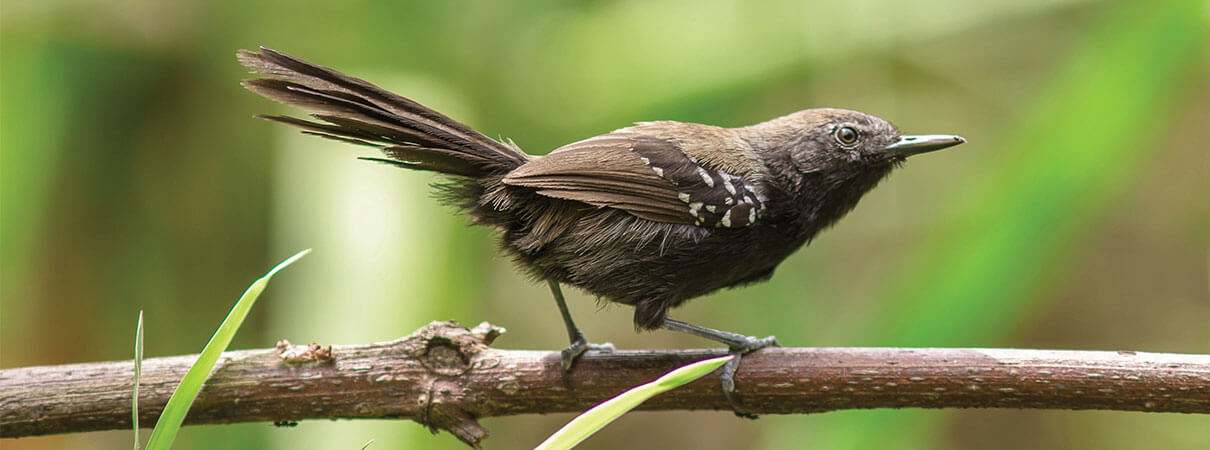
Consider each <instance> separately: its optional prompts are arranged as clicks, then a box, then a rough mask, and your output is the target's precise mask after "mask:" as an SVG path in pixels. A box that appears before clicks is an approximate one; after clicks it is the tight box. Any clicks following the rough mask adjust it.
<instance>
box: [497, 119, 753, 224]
mask: <svg viewBox="0 0 1210 450" xmlns="http://www.w3.org/2000/svg"><path fill="white" fill-rule="evenodd" d="M682 145H684V144H682V143H680V142H676V141H673V140H669V139H664V138H660V137H658V136H652V135H648V134H643V133H635V132H631V131H628V130H627V129H622V130H618V131H617V132H614V133H611V134H607V135H603V136H598V137H594V138H590V139H586V140H583V141H580V142H576V143H573V144H568V145H566V146H564V147H561V148H559V149H557V150H555V151H553V152H551V153H550V154H549V155H546V156H543V157H538V158H535V159H533V160H530V161H529V162H527V163H526V164H524V165H522V166H521V167H519V168H517V169H516V170H514V171H512V172H510V173H509V174H508V176H506V177H505V178H504V184H506V185H511V186H517V187H526V188H532V189H534V190H535V192H536V193H537V194H539V195H543V196H546V197H551V198H558V199H564V200H573V201H578V202H583V203H587V204H589V205H593V206H597V207H602V208H616V209H620V210H623V211H626V212H629V213H630V214H633V215H635V216H638V217H641V218H644V219H648V220H653V221H657V222H666V223H681V224H690V225H699V226H717V227H743V226H748V225H751V224H752V223H754V222H755V221H756V218H757V217H758V216H759V214H760V212H761V208H762V204H763V202H764V196H763V195H761V194H760V188H759V187H758V186H759V183H757V182H756V181H755V180H751V179H750V178H751V176H747V177H745V176H743V175H737V174H732V173H728V172H725V171H720V170H718V168H715V167H709V166H706V165H703V164H701V163H699V162H698V161H696V160H695V159H694V158H693V157H691V156H689V154H688V153H686V152H685V151H684V150H683V149H682V147H681V146H682Z"/></svg>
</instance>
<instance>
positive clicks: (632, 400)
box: [537, 355, 734, 450]
mask: <svg viewBox="0 0 1210 450" xmlns="http://www.w3.org/2000/svg"><path fill="white" fill-rule="evenodd" d="M732 358H734V356H730V355H728V356H720V357H718V358H711V359H707V360H704V361H698V362H695V363H693V364H689V365H687V366H684V367H680V368H678V369H676V370H673V371H671V372H668V373H667V374H664V376H662V377H659V378H657V379H656V380H655V381H652V382H650V383H647V384H642V385H639V386H635V387H633V388H631V389H630V390H628V391H626V392H623V393H621V394H619V395H618V396H617V397H614V398H611V399H609V400H606V401H605V402H604V403H601V404H599V405H597V406H594V407H592V409H589V410H588V411H585V412H584V413H583V414H580V415H579V416H576V418H575V419H572V420H571V422H568V423H567V425H564V426H563V428H560V429H559V431H556V432H555V434H552V435H551V436H550V437H548V438H546V440H545V441H543V442H542V443H541V444H539V445H538V447H537V448H538V449H539V450H547V449H569V448H572V447H574V446H576V445H577V444H579V443H580V442H582V441H583V440H585V439H588V437H589V436H592V435H593V434H594V433H596V432H597V431H599V430H600V429H601V428H604V427H605V425H609V424H610V423H611V422H613V421H614V420H617V418H618V417H621V416H622V414H626V412H627V411H630V410H632V409H634V408H636V407H638V406H639V405H640V404H642V403H643V402H645V401H647V399H649V398H651V397H655V396H656V395H659V394H661V393H664V392H667V391H669V390H671V389H674V388H676V387H678V386H681V385H683V384H686V383H689V382H691V381H693V380H696V379H698V378H701V377H703V376H706V374H708V373H710V372H713V371H714V369H717V368H719V367H721V366H722V365H723V364H726V363H727V361H730V360H731V359H732Z"/></svg>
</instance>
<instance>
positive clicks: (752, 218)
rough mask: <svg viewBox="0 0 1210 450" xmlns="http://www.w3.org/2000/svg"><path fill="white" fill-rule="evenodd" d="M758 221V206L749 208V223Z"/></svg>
mask: <svg viewBox="0 0 1210 450" xmlns="http://www.w3.org/2000/svg"><path fill="white" fill-rule="evenodd" d="M754 223H756V208H748V225H751V224H754Z"/></svg>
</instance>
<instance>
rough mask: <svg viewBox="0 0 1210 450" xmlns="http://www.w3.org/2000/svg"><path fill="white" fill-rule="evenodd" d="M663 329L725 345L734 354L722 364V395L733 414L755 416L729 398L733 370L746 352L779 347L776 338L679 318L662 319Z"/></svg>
mask: <svg viewBox="0 0 1210 450" xmlns="http://www.w3.org/2000/svg"><path fill="white" fill-rule="evenodd" d="M663 327H664V329H666V330H671V331H679V332H681V333H688V334H692V335H694V336H698V337H703V338H706V339H709V340H712V341H715V342H721V343H723V344H726V345H727V349H728V350H730V351H731V355H733V356H735V358H733V359H732V360H731V361H727V364H725V365H723V375H722V379H723V395H725V396H726V397H727V402H728V403H731V407H732V409H733V410H734V411H735V415H737V416H740V417H746V418H750V419H751V418H756V416H754V415H751V414H746V413H741V412H740V411H739V408H738V405H736V403H735V399H733V398H731V394H732V393H733V392H735V371H736V369H739V360H740V359H741V358H742V357H743V356H744V355H745V354H748V353H751V352H754V351H757V350H760V349H762V348H765V347H770V346H774V347H780V346H781V344H778V343H777V338H776V337H773V336H769V337H766V338H757V337H754V336H744V335H742V334H736V333H731V332H728V331H722V330H715V329H713V328H706V327H699V326H697V325H693V324H690V323H685V322H681V321H679V320H672V319H664V324H663Z"/></svg>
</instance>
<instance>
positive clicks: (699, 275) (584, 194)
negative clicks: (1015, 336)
mask: <svg viewBox="0 0 1210 450" xmlns="http://www.w3.org/2000/svg"><path fill="white" fill-rule="evenodd" d="M236 56H237V59H238V61H239V62H240V63H241V64H242V65H243V66H244V67H246V68H247V69H249V70H250V71H251V72H252V73H253V74H254V75H256V76H257V77H256V78H251V79H247V80H244V81H242V85H243V86H244V87H245V88H247V89H249V90H251V91H252V92H255V93H257V94H259V95H261V96H263V97H266V98H268V99H270V100H274V101H277V102H280V103H284V104H287V105H293V106H296V107H300V108H302V109H305V110H308V111H310V118H308V119H303V118H297V117H293V116H287V115H260V116H258V117H260V118H263V119H267V120H270V121H274V122H280V123H284V124H288V125H292V126H295V127H298V128H301V129H302V132H304V133H307V134H312V135H317V136H321V137H325V138H330V139H335V140H337V141H343V142H347V143H352V144H358V145H363V146H368V147H373V148H376V149H378V150H379V151H380V152H381V155H380V156H375V157H362V158H361V159H365V160H369V161H373V162H378V163H383V164H387V165H390V166H394V167H398V168H404V169H411V170H421V171H430V172H438V173H440V174H443V175H445V177H444V179H445V181H443V182H441V183H440V184H439V185H437V186H436V187H437V191H438V194H439V197H440V199H441V200H442V201H443V202H445V203H447V204H451V205H453V206H455V207H457V208H459V209H460V210H461V211H463V212H465V213H466V214H467V215H469V216H470V218H471V220H472V222H473V223H474V224H479V225H485V226H489V227H492V228H495V229H496V230H497V231H498V234H499V242H500V249H501V251H502V252H503V253H505V254H507V255H509V256H511V258H512V259H513V260H514V261H515V262H516V264H517V265H518V266H520V267H521V268H522V269H523V270H524V271H525V272H526V273H527V274H528V275H530V276H531V277H532V278H534V279H536V280H541V281H545V282H546V283H547V285H548V286H549V288H550V291H551V293H552V295H553V297H554V299H555V303H556V306H557V308H558V309H559V312H560V315H561V316H562V319H563V323H564V326H565V327H566V329H567V334H568V338H569V341H570V345H568V347H567V348H565V349H563V351H562V353H561V362H562V369H563V373H564V376H565V380H566V374H567V373H569V372H570V371H571V369H572V365H573V364H574V361H575V360H576V359H577V358H578V357H579V356H580V355H581V354H583V353H584V352H585V351H587V350H590V349H598V350H605V351H608V350H610V349H611V348H612V347H611V346H610V345H608V344H601V345H598V344H590V343H589V342H588V340H587V339H586V338H585V336H584V334H583V333H582V332H581V331H580V329H579V328H578V327H577V326H576V324H575V322H574V321H573V320H572V317H571V314H570V312H569V310H568V308H567V304H566V300H565V299H564V297H563V293H562V289H561V286H563V285H569V286H574V287H576V288H579V289H582V290H583V291H586V292H588V293H590V294H592V295H595V296H596V297H598V298H599V299H602V300H605V301H609V302H615V303H620V304H625V305H630V306H633V307H634V325H635V327H636V328H637V329H638V330H654V329H661V328H662V329H668V330H672V331H679V332H684V333H689V334H693V335H696V336H700V337H703V338H707V339H710V340H714V341H717V342H720V343H722V344H725V345H727V347H728V350H729V351H730V353H731V354H732V355H734V356H735V358H733V359H732V360H731V361H730V362H728V363H727V364H726V365H725V366H724V370H723V373H722V376H721V378H722V388H723V392H724V394H726V396H727V399H728V400H729V401H730V402H731V404H732V406H736V405H737V402H736V401H735V400H734V399H733V398H732V393H733V392H734V391H735V372H736V370H737V368H738V367H739V362H740V357H742V356H743V355H744V354H747V353H750V352H753V351H756V350H759V349H761V348H765V347H768V346H774V345H779V344H778V342H777V339H776V338H775V337H773V336H769V337H765V338H757V337H753V336H745V335H742V334H737V333H731V332H726V331H722V330H716V329H712V328H706V327H701V326H697V325H693V324H689V323H686V322H683V321H678V320H675V319H672V318H670V317H668V311H669V310H670V309H672V308H675V307H677V306H680V305H682V304H683V303H685V302H686V301H687V300H690V299H693V298H697V297H701V296H703V295H706V294H709V293H711V292H714V291H717V290H720V289H723V288H731V287H737V286H742V285H746V284H750V283H756V282H761V281H765V280H768V279H769V278H770V277H771V276H772V275H773V271H774V269H775V268H776V267H777V266H778V264H779V263H781V262H782V261H783V260H785V259H786V258H787V257H788V256H789V255H790V254H792V253H794V252H795V251H796V250H797V249H799V248H800V247H803V246H804V245H805V244H807V243H809V242H810V241H811V240H812V239H813V238H814V237H815V236H816V235H817V234H818V233H820V232H821V231H823V230H824V229H827V228H829V227H830V226H832V225H833V224H835V223H836V222H837V221H838V220H839V219H840V218H841V217H843V216H844V215H845V214H847V213H848V212H849V211H851V210H852V209H853V208H854V207H855V206H856V205H857V203H858V201H859V200H860V199H861V197H862V196H863V195H864V194H866V193H867V192H869V191H870V190H871V189H873V188H874V187H875V186H876V185H877V184H878V183H879V182H880V181H882V180H883V179H885V178H886V177H887V175H888V174H890V173H891V171H892V170H893V169H895V168H897V167H899V166H901V165H902V164H903V163H904V161H905V159H906V158H907V157H909V156H913V155H917V154H922V153H927V152H932V151H936V150H941V149H944V148H949V147H952V146H954V145H958V144H961V143H964V142H966V141H965V139H963V138H962V137H960V136H955V135H946V134H939V135H904V134H901V133H900V131H899V129H898V128H896V127H895V126H894V125H892V124H891V123H890V122H887V121H886V120H883V119H881V118H878V117H875V116H872V115H868V114H865V113H861V112H858V111H852V110H846V109H836V108H816V109H806V110H802V111H798V112H794V113H790V114H788V115H785V116H782V117H777V118H774V119H771V120H768V121H765V122H761V123H758V124H755V125H751V126H745V127H738V128H723V127H717V126H711V125H704V124H696V123H684V122H676V121H667V120H665V121H654V122H638V123H636V124H635V125H633V126H629V127H625V128H621V129H618V130H615V131H612V132H609V133H605V134H602V135H599V136H594V137H590V138H587V139H583V140H580V141H577V142H573V143H570V144H567V145H564V146H562V147H559V148H556V149H554V150H552V151H550V152H549V153H547V154H546V155H534V154H529V153H526V152H524V151H522V150H521V148H520V147H519V146H518V145H517V144H516V143H514V142H513V141H511V140H496V139H492V138H489V137H487V136H486V135H484V134H482V133H480V132H478V131H476V130H474V129H473V128H471V127H469V126H467V125H465V124H463V123H461V122H458V121H456V120H454V119H451V118H450V117H448V116H446V115H444V114H441V113H439V112H437V111H435V110H433V109H431V108H428V107H426V106H423V105H421V104H420V103H417V102H415V101H413V100H411V99H409V98H407V97H404V96H401V95H398V94H395V93H392V92H389V91H387V90H385V89H382V88H380V87H378V86H376V85H374V84H371V83H369V82H367V81H364V80H361V79H358V78H354V77H351V76H348V75H345V74H342V73H340V72H338V71H336V70H333V69H329V68H327V67H323V66H319V65H316V64H312V63H309V62H306V61H303V60H301V59H297V58H294V57H292V56H289V55H286V54H284V53H281V52H278V51H275V50H272V49H269V48H266V47H260V48H259V50H256V51H252V50H240V51H239V52H237V55H236ZM736 412H737V414H738V413H739V409H738V408H736Z"/></svg>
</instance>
